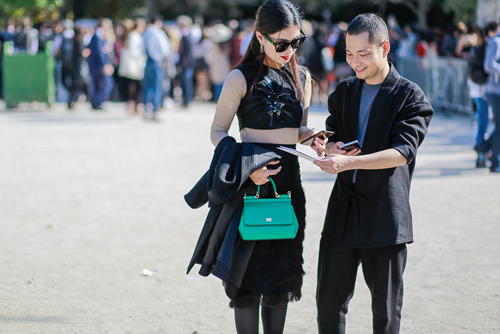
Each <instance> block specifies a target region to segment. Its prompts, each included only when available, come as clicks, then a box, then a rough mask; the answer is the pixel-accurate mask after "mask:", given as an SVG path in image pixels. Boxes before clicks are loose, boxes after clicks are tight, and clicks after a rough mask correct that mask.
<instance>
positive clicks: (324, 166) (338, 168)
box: [314, 154, 352, 174]
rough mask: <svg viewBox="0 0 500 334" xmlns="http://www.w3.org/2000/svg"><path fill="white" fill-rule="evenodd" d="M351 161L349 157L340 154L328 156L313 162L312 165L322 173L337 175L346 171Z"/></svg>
mask: <svg viewBox="0 0 500 334" xmlns="http://www.w3.org/2000/svg"><path fill="white" fill-rule="evenodd" d="M351 161H352V158H351V157H349V156H345V155H341V154H330V155H328V156H326V157H324V158H322V159H319V160H316V161H314V164H315V165H317V166H319V168H321V170H322V171H323V172H327V173H329V174H337V173H340V172H343V171H346V170H347V169H348V168H347V165H348V164H349V163H350V162H351Z"/></svg>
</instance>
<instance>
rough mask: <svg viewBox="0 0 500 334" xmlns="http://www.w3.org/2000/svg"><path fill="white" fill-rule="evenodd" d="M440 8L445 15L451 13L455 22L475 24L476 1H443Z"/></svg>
mask: <svg viewBox="0 0 500 334" xmlns="http://www.w3.org/2000/svg"><path fill="white" fill-rule="evenodd" d="M442 7H443V11H444V12H445V13H447V14H450V13H453V14H454V18H455V21H457V22H458V21H463V22H476V9H477V0H444V1H443V4H442Z"/></svg>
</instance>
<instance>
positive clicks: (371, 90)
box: [353, 82, 382, 181]
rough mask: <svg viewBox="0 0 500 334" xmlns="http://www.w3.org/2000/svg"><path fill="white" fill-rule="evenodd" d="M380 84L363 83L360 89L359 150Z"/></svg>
mask: <svg viewBox="0 0 500 334" xmlns="http://www.w3.org/2000/svg"><path fill="white" fill-rule="evenodd" d="M381 86H382V84H381V83H380V84H377V85H369V84H367V83H366V82H364V83H363V87H362V88H361V101H360V104H359V119H358V141H359V145H360V146H361V148H363V141H364V140H365V132H366V127H367V126H368V119H369V118H370V110H371V109H372V105H373V101H374V100H375V97H376V96H377V93H378V91H379V90H380V87H381ZM356 173H357V171H356V170H355V171H354V179H353V181H356Z"/></svg>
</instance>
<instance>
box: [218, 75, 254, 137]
mask: <svg viewBox="0 0 500 334" xmlns="http://www.w3.org/2000/svg"><path fill="white" fill-rule="evenodd" d="M246 89H247V84H246V80H245V77H244V76H243V73H241V71H240V70H232V71H231V72H230V73H229V75H228V76H227V78H226V80H225V81H224V85H223V86H222V92H221V94H220V97H219V101H218V102H217V108H216V111H215V116H214V120H213V122H212V128H211V130H210V139H211V140H212V143H213V144H214V145H215V146H217V144H218V143H219V142H220V141H221V139H222V138H224V137H226V136H228V131H229V128H230V127H231V123H232V122H233V119H234V116H235V115H236V111H237V110H238V107H239V106H240V102H241V99H242V98H243V97H244V96H245V94H246Z"/></svg>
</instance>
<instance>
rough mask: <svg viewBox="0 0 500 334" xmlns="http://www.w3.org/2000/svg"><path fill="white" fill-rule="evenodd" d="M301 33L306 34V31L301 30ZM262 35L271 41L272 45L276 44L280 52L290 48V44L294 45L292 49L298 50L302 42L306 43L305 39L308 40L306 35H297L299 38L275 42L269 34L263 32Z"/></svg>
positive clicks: (277, 50)
mask: <svg viewBox="0 0 500 334" xmlns="http://www.w3.org/2000/svg"><path fill="white" fill-rule="evenodd" d="M301 33H302V35H304V33H303V32H302V31H301ZM262 35H263V36H264V37H265V38H266V39H267V40H268V41H269V43H271V44H272V45H274V47H275V48H276V52H278V53H280V52H285V51H286V50H288V47H289V46H290V45H291V46H292V49H294V50H296V49H298V48H299V47H300V46H301V45H302V44H304V41H305V40H306V36H305V35H304V36H302V37H297V38H295V39H294V40H292V41H280V42H275V41H273V40H272V39H271V38H270V37H269V36H267V35H266V34H262Z"/></svg>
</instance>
